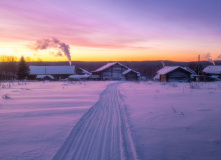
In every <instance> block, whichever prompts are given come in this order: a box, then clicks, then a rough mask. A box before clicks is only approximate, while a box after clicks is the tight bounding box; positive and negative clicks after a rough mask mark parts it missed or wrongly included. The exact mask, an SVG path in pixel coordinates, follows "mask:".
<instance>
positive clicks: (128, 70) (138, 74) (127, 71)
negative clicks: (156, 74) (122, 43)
mask: <svg viewBox="0 0 221 160" xmlns="http://www.w3.org/2000/svg"><path fill="white" fill-rule="evenodd" d="M130 71H133V72H135V73H137V76H140V72H136V71H134V70H133V69H127V70H126V71H124V72H123V73H122V74H123V75H125V74H127V73H129V72H130Z"/></svg>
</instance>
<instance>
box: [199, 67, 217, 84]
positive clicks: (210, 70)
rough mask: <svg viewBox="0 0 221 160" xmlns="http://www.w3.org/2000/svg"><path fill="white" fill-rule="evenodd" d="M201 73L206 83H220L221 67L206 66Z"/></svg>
mask: <svg viewBox="0 0 221 160" xmlns="http://www.w3.org/2000/svg"><path fill="white" fill-rule="evenodd" d="M203 73H204V74H205V75H206V77H207V81H220V78H221V66H207V67H206V68H204V70H203Z"/></svg>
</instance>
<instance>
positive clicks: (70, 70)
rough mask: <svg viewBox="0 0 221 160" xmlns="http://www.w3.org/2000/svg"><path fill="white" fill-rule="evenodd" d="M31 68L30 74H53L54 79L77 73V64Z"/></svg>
mask: <svg viewBox="0 0 221 160" xmlns="http://www.w3.org/2000/svg"><path fill="white" fill-rule="evenodd" d="M29 68H30V73H29V75H30V76H32V77H34V78H36V77H37V76H38V75H51V76H53V77H54V80H61V79H65V78H68V77H69V76H70V75H73V74H75V66H30V67H29Z"/></svg>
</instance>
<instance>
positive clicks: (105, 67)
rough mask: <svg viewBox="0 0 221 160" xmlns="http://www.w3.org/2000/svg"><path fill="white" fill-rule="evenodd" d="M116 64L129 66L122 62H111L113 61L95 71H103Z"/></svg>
mask: <svg viewBox="0 0 221 160" xmlns="http://www.w3.org/2000/svg"><path fill="white" fill-rule="evenodd" d="M115 64H119V65H121V66H123V67H125V68H128V67H126V66H125V65H123V64H121V63H119V62H111V63H107V64H106V65H104V66H102V67H101V68H98V69H97V70H96V71H95V72H99V71H103V70H105V69H107V68H109V67H111V66H113V65H115Z"/></svg>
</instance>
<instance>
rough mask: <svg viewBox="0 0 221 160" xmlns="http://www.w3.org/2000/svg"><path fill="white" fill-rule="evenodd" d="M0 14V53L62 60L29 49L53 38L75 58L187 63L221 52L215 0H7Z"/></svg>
mask: <svg viewBox="0 0 221 160" xmlns="http://www.w3.org/2000/svg"><path fill="white" fill-rule="evenodd" d="M0 13H1V14H0V55H5V54H6V55H15V56H21V55H22V54H23V55H24V56H29V57H31V58H32V59H33V60H35V59H37V58H41V59H43V60H64V59H65V57H53V56H52V55H51V54H48V52H50V51H48V50H43V51H39V52H36V51H33V50H31V49H30V48H29V47H28V46H29V45H30V44H33V43H35V42H36V41H37V40H39V39H43V38H53V37H54V38H57V39H59V40H60V41H62V42H64V43H66V44H68V45H69V46H70V51H71V56H72V60H73V61H74V60H82V61H84V60H86V61H94V60H110V59H111V60H178V61H190V60H197V55H198V54H201V55H204V54H206V53H208V52H209V53H211V55H212V58H213V59H217V57H218V56H219V55H220V54H221V47H220V42H221V38H220V37H221V29H220V28H221V22H220V20H219V18H220V16H221V2H219V1H218V0H214V1H212V2H211V1H209V0H204V1H203V2H196V1H191V0H181V1H179V2H177V1H175V0H168V1H167V2H165V1H163V0H156V1H144V0H140V1H139V2H138V1H135V0H129V1H126V0H118V1H116V0H111V1H104V0H103V1H101V0H95V1H89V0H82V1H77V0H74V1H73V0H72V1H71V0H66V1H61V0H53V1H52V0H45V1H43V0H38V1H37V0H32V1H28V0H22V1H16V0H7V1H6V0H5V1H1V2H0ZM18 51H19V52H18Z"/></svg>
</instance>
